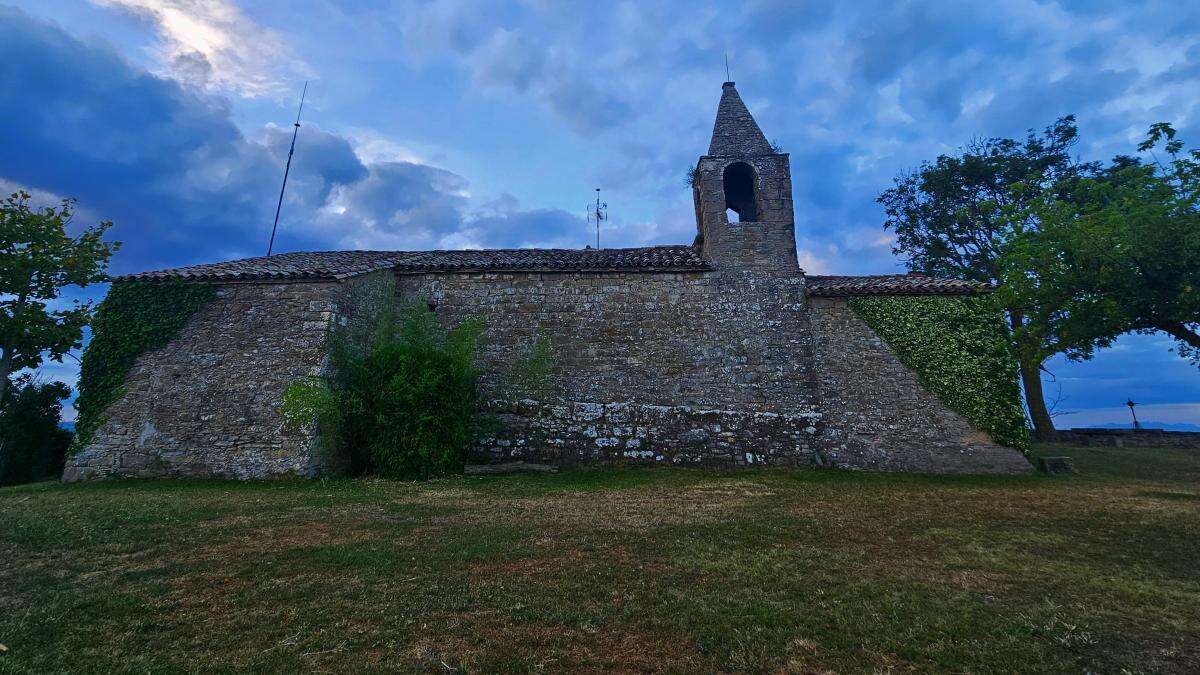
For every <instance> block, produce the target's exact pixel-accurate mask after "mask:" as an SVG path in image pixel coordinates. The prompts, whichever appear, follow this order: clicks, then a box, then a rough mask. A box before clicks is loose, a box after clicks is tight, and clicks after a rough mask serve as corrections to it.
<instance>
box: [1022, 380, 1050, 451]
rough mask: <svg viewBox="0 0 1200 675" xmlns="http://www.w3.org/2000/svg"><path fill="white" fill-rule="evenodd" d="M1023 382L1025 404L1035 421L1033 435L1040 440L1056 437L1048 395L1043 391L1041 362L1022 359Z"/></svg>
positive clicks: (1032, 419) (1031, 418)
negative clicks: (1047, 406)
mask: <svg viewBox="0 0 1200 675" xmlns="http://www.w3.org/2000/svg"><path fill="white" fill-rule="evenodd" d="M1020 365H1021V384H1022V385H1024V387H1025V405H1026V406H1027V407H1028V408H1029V419H1030V420H1031V421H1032V422H1033V437H1034V438H1035V439H1037V440H1040V441H1049V440H1053V439H1054V420H1053V419H1051V418H1050V411H1049V410H1047V409H1046V396H1045V394H1043V393H1042V369H1041V364H1039V363H1029V362H1026V361H1021V364H1020Z"/></svg>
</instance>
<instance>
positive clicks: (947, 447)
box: [810, 298, 1030, 473]
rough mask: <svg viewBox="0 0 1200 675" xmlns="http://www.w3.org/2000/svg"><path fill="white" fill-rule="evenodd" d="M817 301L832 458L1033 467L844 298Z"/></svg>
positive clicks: (976, 469) (966, 467)
mask: <svg viewBox="0 0 1200 675" xmlns="http://www.w3.org/2000/svg"><path fill="white" fill-rule="evenodd" d="M810 302H811V307H812V310H811V313H812V322H813V332H814V336H815V346H816V369H817V372H818V377H817V380H818V387H819V391H820V397H821V411H822V413H824V422H825V424H824V426H823V429H822V441H823V443H822V445H823V447H824V451H825V456H826V458H827V459H828V461H829V463H830V464H832V465H834V466H838V467H843V468H863V469H876V470H886V471H921V472H929V473H1020V472H1026V471H1029V469H1030V465H1029V463H1028V462H1027V461H1026V460H1025V458H1024V456H1022V455H1021V453H1019V452H1017V451H1016V450H1013V449H1012V448H1007V447H1004V446H1000V445H997V444H995V443H993V442H992V441H991V439H990V438H989V437H988V436H987V435H986V434H985V433H983V432H981V431H979V430H977V429H974V428H972V427H971V425H970V423H968V422H967V421H966V420H965V419H963V418H962V417H961V416H960V415H958V414H957V413H955V412H953V411H952V410H950V409H949V408H947V407H946V406H945V405H944V404H942V402H941V401H940V400H938V399H937V398H936V397H935V396H934V395H933V394H930V393H929V392H928V391H926V390H925V388H924V387H922V386H921V385H920V383H919V382H918V380H917V377H916V375H915V374H913V373H912V372H911V371H910V370H908V368H906V367H905V366H904V364H902V363H901V362H900V360H899V359H898V358H896V355H895V354H893V353H892V351H891V350H890V349H889V348H888V346H887V345H886V344H885V343H884V341H883V340H882V339H881V338H880V337H879V336H878V335H876V334H875V332H874V331H873V330H871V328H870V327H869V326H867V324H866V323H865V322H863V320H862V319H860V318H859V317H858V315H857V314H855V313H854V311H853V310H852V309H850V307H849V306H848V305H847V304H846V302H845V300H844V299H840V298H813V299H812V300H811V301H810Z"/></svg>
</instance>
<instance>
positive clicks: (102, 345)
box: [71, 281, 216, 452]
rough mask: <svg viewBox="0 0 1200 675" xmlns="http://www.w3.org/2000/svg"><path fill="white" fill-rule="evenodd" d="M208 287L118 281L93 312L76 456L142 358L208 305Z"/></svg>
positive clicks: (211, 292) (85, 356)
mask: <svg viewBox="0 0 1200 675" xmlns="http://www.w3.org/2000/svg"><path fill="white" fill-rule="evenodd" d="M215 293H216V290H215V288H214V287H213V286H212V285H211V284H196V283H186V282H182V281H161V282H158V281H156V282H137V281H134V282H118V283H115V284H113V285H112V288H110V289H109V291H108V295H107V296H106V297H105V298H104V301H103V302H101V303H100V306H99V307H97V308H96V317H95V319H93V320H92V339H91V342H89V343H88V346H87V348H86V349H84V350H83V360H82V364H81V366H80V369H79V398H78V399H77V400H76V401H75V407H76V408H77V409H78V410H79V417H78V419H76V421H75V442H74V443H73V444H72V446H71V452H76V451H78V450H79V449H80V448H82V447H83V446H84V445H87V443H88V442H90V441H91V438H92V434H93V433H94V432H95V431H96V429H97V428H98V427H99V426H100V425H101V424H102V423H103V422H104V411H105V410H106V409H107V408H108V406H109V405H111V404H112V403H113V402H114V401H116V400H117V399H118V398H120V397H121V391H122V387H123V385H124V383H125V376H126V375H127V374H129V370H130V369H131V368H133V364H134V362H136V361H137V358H138V357H139V356H141V355H142V354H144V353H146V352H148V351H151V350H154V349H158V348H160V347H163V346H165V345H166V344H167V343H168V342H170V341H171V340H173V339H175V336H176V335H178V334H179V331H180V330H181V329H182V328H183V326H184V324H186V323H187V320H188V319H189V318H191V316H192V314H194V313H195V312H196V310H198V309H200V307H201V306H202V305H203V304H204V303H206V302H208V301H209V300H211V299H212V298H213V296H214V295H215Z"/></svg>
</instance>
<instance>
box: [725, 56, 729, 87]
mask: <svg viewBox="0 0 1200 675" xmlns="http://www.w3.org/2000/svg"><path fill="white" fill-rule="evenodd" d="M725 81H726V82H729V81H730V80H729V52H725Z"/></svg>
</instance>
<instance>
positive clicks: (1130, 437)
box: [1054, 429, 1200, 450]
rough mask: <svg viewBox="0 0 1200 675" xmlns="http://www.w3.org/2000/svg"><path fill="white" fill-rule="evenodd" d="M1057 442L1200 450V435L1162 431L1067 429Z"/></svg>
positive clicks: (1191, 432)
mask: <svg viewBox="0 0 1200 675" xmlns="http://www.w3.org/2000/svg"><path fill="white" fill-rule="evenodd" d="M1054 436H1055V437H1054V441H1055V442H1056V443H1068V444H1071V445H1084V446H1101V447H1103V446H1109V447H1118V448H1182V449H1188V450H1191V449H1196V450H1200V433H1197V432H1195V431H1164V430H1163V429H1064V430H1062V431H1057V432H1055V435H1054Z"/></svg>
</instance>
